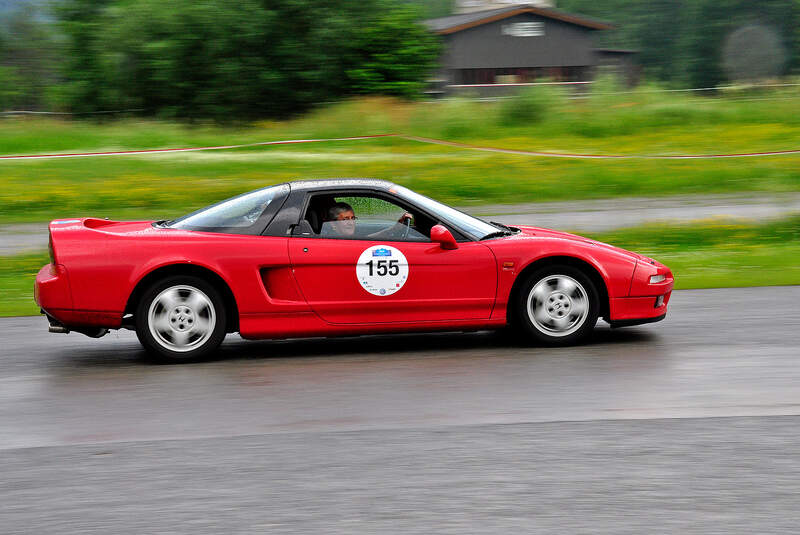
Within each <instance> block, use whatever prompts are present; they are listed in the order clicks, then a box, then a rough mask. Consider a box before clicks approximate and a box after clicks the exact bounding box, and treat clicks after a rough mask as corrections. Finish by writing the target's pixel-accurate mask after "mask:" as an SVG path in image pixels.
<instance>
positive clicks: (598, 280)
mask: <svg viewBox="0 0 800 535" xmlns="http://www.w3.org/2000/svg"><path fill="white" fill-rule="evenodd" d="M549 266H570V267H572V268H575V269H578V270H580V271H581V272H582V273H583V274H585V275H586V276H587V277H589V279H590V280H591V281H592V284H594V287H595V289H596V290H597V292H598V294H599V295H598V299H599V301H600V311H599V312H600V314H599V315H600V317H601V318H606V317H608V314H609V298H608V287H607V286H606V281H605V279H604V278H603V276H602V275H601V274H600V272H599V271H598V270H597V268H595V267H594V266H593V265H592V264H590V263H589V262H587V261H586V260H582V259H580V258H577V257H574V256H548V257H545V258H540V259H539V260H536V261H534V262H531V263H530V264H528V265H527V266H525V268H524V269H523V270H522V271H520V273H519V275H517V278H516V279H515V280H514V284H513V286H512V287H511V292H510V294H509V296H508V304H507V305H506V317H507V319H508V322H509V323H513V322H514V321H515V319H516V318H515V317H514V315H515V314H516V310H515V307H514V303H515V302H516V298H517V296H518V295H519V292H520V291H521V290H522V288H523V287H524V286H525V282H526V281H527V280H528V277H530V276H531V275H532V274H533V273H535V272H537V271H539V270H541V269H543V268H546V267H549Z"/></svg>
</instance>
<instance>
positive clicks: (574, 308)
mask: <svg viewBox="0 0 800 535" xmlns="http://www.w3.org/2000/svg"><path fill="white" fill-rule="evenodd" d="M598 295H599V294H598V292H597V288H595V285H594V283H592V280H591V279H590V278H589V277H588V276H587V275H586V274H585V273H584V272H583V271H581V270H579V269H577V268H574V267H572V266H561V265H558V266H548V267H545V268H543V269H540V270H538V271H536V272H534V273H532V274H531V275H530V276H529V277H527V279H526V280H525V282H524V283H523V285H522V287H521V288H520V291H519V292H518V293H517V295H516V298H515V301H514V310H513V318H514V323H515V326H516V327H517V330H518V331H519V332H520V334H522V335H523V336H524V337H525V338H526V339H528V340H533V341H537V342H539V343H542V344H545V345H552V346H562V345H571V344H575V343H577V342H579V341H581V340H583V339H585V338H586V337H587V336H588V335H589V334H590V333H591V332H592V330H593V329H594V326H595V325H596V324H597V318H598V314H599V309H600V304H599V297H598Z"/></svg>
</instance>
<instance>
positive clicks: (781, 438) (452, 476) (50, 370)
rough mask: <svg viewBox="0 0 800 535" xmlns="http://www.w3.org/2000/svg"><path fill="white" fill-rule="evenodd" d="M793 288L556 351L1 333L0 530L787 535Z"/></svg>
mask: <svg viewBox="0 0 800 535" xmlns="http://www.w3.org/2000/svg"><path fill="white" fill-rule="evenodd" d="M799 301H800V287H784V288H753V289H735V290H734V289H731V290H695V291H683V292H676V293H675V295H674V297H673V301H672V303H671V310H670V315H669V317H668V318H667V319H666V320H665V321H663V322H661V323H657V324H653V325H647V326H641V327H633V328H628V329H620V330H610V329H608V328H607V327H601V328H599V329H598V331H597V334H596V336H595V337H594V339H593V340H592V341H591V342H590V343H588V344H585V345H583V346H580V347H575V348H561V349H549V348H542V347H526V346H522V345H519V344H516V343H514V342H511V341H509V340H508V339H507V338H506V337H504V336H502V335H497V334H491V333H470V334H433V335H413V336H412V335H404V336H379V337H362V338H348V339H335V340H301V341H275V342H245V341H242V340H239V339H237V338H236V337H231V338H229V339H228V340H227V341H226V343H225V344H224V345H223V350H222V353H223V356H224V357H226V359H225V360H221V361H218V362H211V363H205V364H197V365H195V364H193V365H183V366H152V365H148V364H145V363H143V362H142V360H141V358H142V353H141V350H140V349H139V347H138V345H137V343H136V341H135V337H134V336H132V334H131V333H128V332H123V333H120V334H119V335H110V336H107V337H105V338H103V339H100V340H91V339H88V338H85V337H83V336H81V335H77V334H70V335H68V336H64V335H55V334H48V333H47V332H46V321H45V320H44V319H42V318H9V319H2V320H0V355H2V356H0V533H59V534H62V533H137V534H139V533H156V532H158V533H193V534H194V533H254V532H265V533H266V532H269V533H425V534H430V533H531V532H541V533H559V534H560V533H609V534H611V533H614V534H619V533H647V534H650V533H680V534H684V533H703V534H708V533H726V534H728V533H747V534H752V533H793V534H794V533H798V532H800V513H798V511H800V448H798V446H800V416H799V415H800V387H798V384H800V381H799V379H800V307H798V302H799Z"/></svg>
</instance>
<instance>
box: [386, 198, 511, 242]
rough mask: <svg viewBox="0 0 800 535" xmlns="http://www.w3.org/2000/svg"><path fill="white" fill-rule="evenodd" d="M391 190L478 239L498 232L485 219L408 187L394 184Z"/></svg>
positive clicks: (496, 228)
mask: <svg viewBox="0 0 800 535" xmlns="http://www.w3.org/2000/svg"><path fill="white" fill-rule="evenodd" d="M391 191H393V192H396V194H397V195H398V196H400V197H401V198H403V199H406V200H407V201H410V202H412V203H414V204H416V205H418V206H420V207H422V208H424V209H425V210H427V211H428V212H430V213H431V214H436V215H438V216H441V217H442V218H443V219H445V220H447V221H448V222H450V223H452V224H453V225H455V226H456V227H458V228H459V230H462V231H464V232H466V233H467V234H469V235H471V236H472V237H474V238H477V239H479V240H480V239H483V238H484V237H485V236H489V235H490V234H495V233H497V232H498V227H496V226H494V225H490V224H489V223H487V222H486V221H483V220H481V219H478V218H476V217H472V216H471V215H468V214H465V213H464V212H461V211H459V210H456V209H455V208H450V207H449V206H447V205H444V204H442V203H440V202H437V201H434V200H433V199H430V198H428V197H425V196H424V195H420V194H419V193H416V192H413V191H411V190H410V189H408V188H404V187H403V186H394V187H393V188H392V190H391Z"/></svg>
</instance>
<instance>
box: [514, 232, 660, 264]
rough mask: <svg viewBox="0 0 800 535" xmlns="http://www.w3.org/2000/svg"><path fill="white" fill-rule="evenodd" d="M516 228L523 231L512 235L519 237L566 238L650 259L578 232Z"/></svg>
mask: <svg viewBox="0 0 800 535" xmlns="http://www.w3.org/2000/svg"><path fill="white" fill-rule="evenodd" d="M514 228H518V229H519V230H520V231H521V232H520V234H517V235H516V236H513V237H511V238H512V239H513V238H517V239H520V238H522V239H531V238H533V239H536V238H546V239H557V240H566V241H568V242H571V243H580V244H585V245H587V246H590V247H597V248H601V249H607V250H610V251H615V252H617V253H620V254H622V255H624V256H627V257H630V258H631V259H632V260H644V261H649V260H650V259H649V258H647V257H644V256H642V255H640V254H638V253H634V252H632V251H628V250H627V249H622V248H620V247H615V246H613V245H609V244H607V243H603V242H600V241H597V240H592V239H589V238H586V237H584V236H578V235H577V234H570V233H569V232H561V231H558V230H552V229H548V228H541V227H532V226H527V225H515V227H514Z"/></svg>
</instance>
